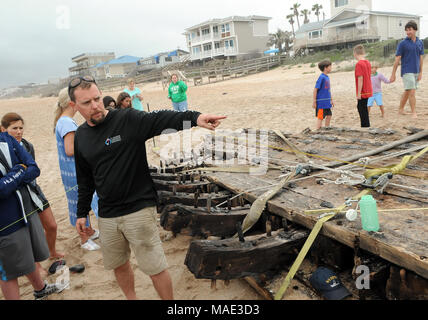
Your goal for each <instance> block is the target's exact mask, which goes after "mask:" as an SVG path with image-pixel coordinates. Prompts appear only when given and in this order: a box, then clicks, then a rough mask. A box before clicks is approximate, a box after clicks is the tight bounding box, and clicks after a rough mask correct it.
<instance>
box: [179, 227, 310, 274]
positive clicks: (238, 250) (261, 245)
mask: <svg viewBox="0 0 428 320" xmlns="http://www.w3.org/2000/svg"><path fill="white" fill-rule="evenodd" d="M307 236H308V231H306V230H291V231H289V232H284V231H283V230H281V231H276V232H273V233H272V236H271V237H267V236H266V235H258V236H248V237H246V238H245V242H240V241H239V240H238V239H226V240H217V241H214V240H196V241H193V242H192V243H191V244H190V247H189V250H188V252H187V255H186V260H185V265H186V266H187V267H188V268H189V270H190V271H191V272H192V273H193V274H194V276H195V278H197V279H221V280H229V279H239V278H245V277H248V276H256V275H258V274H261V273H266V272H273V271H278V270H281V268H284V265H287V264H289V263H291V262H292V261H293V260H294V259H295V257H296V255H295V253H294V249H298V250H300V248H301V246H302V245H303V243H304V241H305V240H306V238H307Z"/></svg>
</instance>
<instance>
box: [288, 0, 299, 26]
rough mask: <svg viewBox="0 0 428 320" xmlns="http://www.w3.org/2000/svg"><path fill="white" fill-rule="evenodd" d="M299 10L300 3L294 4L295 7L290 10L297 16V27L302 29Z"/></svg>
mask: <svg viewBox="0 0 428 320" xmlns="http://www.w3.org/2000/svg"><path fill="white" fill-rule="evenodd" d="M299 8H300V3H295V4H293V7H292V8H290V10H291V11H293V14H294V15H295V16H296V20H297V26H298V27H299V29H300V21H299Z"/></svg>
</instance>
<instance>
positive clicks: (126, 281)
mask: <svg viewBox="0 0 428 320" xmlns="http://www.w3.org/2000/svg"><path fill="white" fill-rule="evenodd" d="M114 275H115V277H116V281H117V284H118V285H119V287H120V289H122V292H123V293H124V294H125V297H126V298H127V299H128V300H137V295H136V293H135V284H134V271H132V268H131V264H130V263H129V260H128V261H127V262H126V263H125V264H123V265H121V266H120V267H117V268H116V269H114Z"/></svg>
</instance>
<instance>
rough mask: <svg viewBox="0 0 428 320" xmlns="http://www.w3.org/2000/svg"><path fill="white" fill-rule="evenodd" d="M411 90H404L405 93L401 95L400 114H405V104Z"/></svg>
mask: <svg viewBox="0 0 428 320" xmlns="http://www.w3.org/2000/svg"><path fill="white" fill-rule="evenodd" d="M409 93H410V92H409V91H408V90H406V91H404V93H403V95H402V96H401V101H400V108H399V109H398V114H401V115H404V114H405V113H404V106H405V105H406V103H407V100H409Z"/></svg>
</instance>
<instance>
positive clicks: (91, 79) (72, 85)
mask: <svg viewBox="0 0 428 320" xmlns="http://www.w3.org/2000/svg"><path fill="white" fill-rule="evenodd" d="M82 81H85V82H92V83H95V84H96V82H95V79H94V77H92V76H83V77H77V78H74V79H71V81H70V82H69V83H68V94H70V91H71V90H72V89H74V88H76V87H78V86H79V85H80V84H81V83H82Z"/></svg>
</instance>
